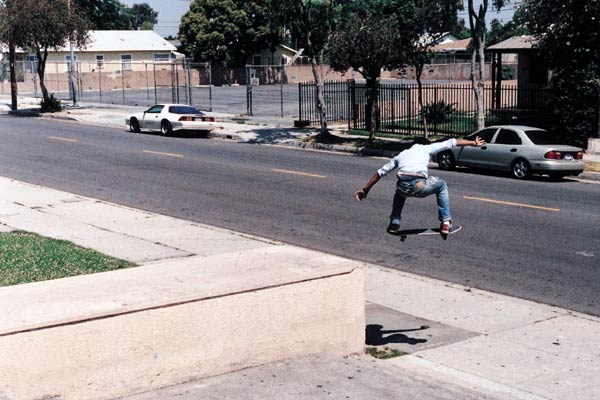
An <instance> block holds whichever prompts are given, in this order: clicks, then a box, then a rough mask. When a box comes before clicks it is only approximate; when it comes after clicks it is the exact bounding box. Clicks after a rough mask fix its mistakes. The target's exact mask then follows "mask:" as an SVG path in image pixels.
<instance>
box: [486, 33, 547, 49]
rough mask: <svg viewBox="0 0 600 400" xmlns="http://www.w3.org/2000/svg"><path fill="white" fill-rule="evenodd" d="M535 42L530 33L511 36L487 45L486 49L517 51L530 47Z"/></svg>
mask: <svg viewBox="0 0 600 400" xmlns="http://www.w3.org/2000/svg"><path fill="white" fill-rule="evenodd" d="M535 43H536V40H535V38H534V37H533V36H531V35H522V36H513V37H510V38H508V39H506V40H504V41H502V42H500V43H496V44H495V45H493V46H490V47H488V50H490V51H495V52H499V53H511V52H514V53H518V52H523V51H527V50H530V49H532V48H533V46H534V44H535Z"/></svg>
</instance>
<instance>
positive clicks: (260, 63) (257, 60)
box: [252, 56, 262, 65]
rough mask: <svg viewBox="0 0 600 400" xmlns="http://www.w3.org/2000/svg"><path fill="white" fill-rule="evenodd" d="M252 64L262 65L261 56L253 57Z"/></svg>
mask: <svg viewBox="0 0 600 400" xmlns="http://www.w3.org/2000/svg"><path fill="white" fill-rule="evenodd" d="M252 64H254V65H262V57H261V56H252Z"/></svg>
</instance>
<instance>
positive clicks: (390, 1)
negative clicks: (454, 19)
mask: <svg viewBox="0 0 600 400" xmlns="http://www.w3.org/2000/svg"><path fill="white" fill-rule="evenodd" d="M417 11H418V8H417V5H416V3H415V1H401V0H357V1H352V2H348V3H345V4H343V7H342V17H341V19H340V23H339V25H338V26H337V28H336V30H335V31H334V32H333V34H332V36H331V40H330V47H329V50H328V57H329V59H330V65H331V67H332V68H333V69H334V70H336V71H341V72H345V71H347V70H349V69H351V68H352V69H354V70H355V71H357V72H358V73H360V74H361V75H362V76H363V78H364V79H365V80H366V88H367V92H366V97H367V104H366V106H367V107H366V123H367V127H368V129H369V139H370V140H371V141H372V140H374V138H375V131H376V130H377V128H378V123H379V122H378V118H377V116H378V114H379V105H378V98H379V78H380V76H381V70H382V69H383V68H388V69H393V68H398V67H401V66H405V65H406V64H407V63H408V60H409V56H408V53H409V52H410V51H411V46H412V44H413V43H414V41H415V40H418V35H417V34H416V32H417V31H418V30H417V29H415V27H416V26H417V23H418V18H417Z"/></svg>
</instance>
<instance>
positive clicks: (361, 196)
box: [354, 189, 367, 201]
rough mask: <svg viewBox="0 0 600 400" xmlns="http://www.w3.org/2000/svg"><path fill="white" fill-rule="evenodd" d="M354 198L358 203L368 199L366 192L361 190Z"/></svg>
mask: <svg viewBox="0 0 600 400" xmlns="http://www.w3.org/2000/svg"><path fill="white" fill-rule="evenodd" d="M354 198H355V199H356V200H357V201H362V200H363V199H366V198H367V192H366V191H365V189H360V190H358V191H357V192H356V193H354Z"/></svg>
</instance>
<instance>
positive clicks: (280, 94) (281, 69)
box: [279, 65, 283, 118]
mask: <svg viewBox="0 0 600 400" xmlns="http://www.w3.org/2000/svg"><path fill="white" fill-rule="evenodd" d="M279 82H280V85H279V98H280V102H281V118H283V65H280V66H279Z"/></svg>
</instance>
